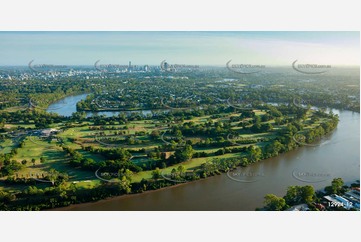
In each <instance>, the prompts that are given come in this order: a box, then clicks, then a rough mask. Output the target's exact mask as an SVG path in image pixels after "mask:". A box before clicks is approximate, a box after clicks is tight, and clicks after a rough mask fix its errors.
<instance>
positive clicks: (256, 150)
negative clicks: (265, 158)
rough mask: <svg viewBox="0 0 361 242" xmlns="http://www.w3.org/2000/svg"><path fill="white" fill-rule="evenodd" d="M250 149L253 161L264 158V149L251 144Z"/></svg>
mask: <svg viewBox="0 0 361 242" xmlns="http://www.w3.org/2000/svg"><path fill="white" fill-rule="evenodd" d="M248 149H249V157H250V158H249V159H250V161H251V162H256V161H259V160H260V159H261V158H262V150H261V148H260V147H258V146H253V145H251V146H250V147H249V148H248Z"/></svg>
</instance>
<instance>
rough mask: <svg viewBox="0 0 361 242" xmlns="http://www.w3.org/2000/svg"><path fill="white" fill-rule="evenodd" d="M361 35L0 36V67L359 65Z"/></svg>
mask: <svg viewBox="0 0 361 242" xmlns="http://www.w3.org/2000/svg"><path fill="white" fill-rule="evenodd" d="M359 39H360V36H359V32H357V31H352V32H345V31H336V32H324V31H317V32H304V31H296V32H283V31H282V32H281V31H274V32H273V31H256V32H248V31H239V32H238V31H237V32H228V31H227V32H221V31H214V32H212V31H211V32H199V31H189V32H184V31H176V32H174V31H161V32H159V31H155V32H149V31H144V32H143V31H136V32H126V31H119V32H40V31H39V32H29V31H27V32H0V56H1V58H0V66H27V65H28V64H29V62H30V61H32V60H34V64H53V65H68V66H93V65H94V63H95V62H96V61H98V60H100V61H101V63H102V64H128V62H129V61H131V62H132V64H133V65H159V64H160V62H161V61H163V60H166V61H167V62H169V63H171V64H186V65H200V66H219V67H222V66H225V63H226V62H228V61H229V60H232V63H235V64H255V65H256V64H258V65H266V66H269V67H282V66H290V65H291V64H292V62H293V61H295V60H298V62H299V63H307V64H324V65H332V66H344V67H346V66H347V67H353V66H354V67H358V66H359V53H360V48H359Z"/></svg>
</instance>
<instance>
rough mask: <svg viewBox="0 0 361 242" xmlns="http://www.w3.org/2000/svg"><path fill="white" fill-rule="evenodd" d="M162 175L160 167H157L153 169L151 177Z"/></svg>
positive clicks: (157, 177)
mask: <svg viewBox="0 0 361 242" xmlns="http://www.w3.org/2000/svg"><path fill="white" fill-rule="evenodd" d="M161 177H162V174H161V171H160V169H159V168H158V167H157V168H155V170H154V171H152V178H153V179H155V180H157V179H159V178H161Z"/></svg>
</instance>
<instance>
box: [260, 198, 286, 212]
mask: <svg viewBox="0 0 361 242" xmlns="http://www.w3.org/2000/svg"><path fill="white" fill-rule="evenodd" d="M264 198H265V201H264V204H265V206H264V208H265V209H266V210H268V211H281V210H284V209H285V208H286V201H285V200H284V199H283V198H282V197H277V196H276V195H274V194H267V195H266V196H265V197H264Z"/></svg>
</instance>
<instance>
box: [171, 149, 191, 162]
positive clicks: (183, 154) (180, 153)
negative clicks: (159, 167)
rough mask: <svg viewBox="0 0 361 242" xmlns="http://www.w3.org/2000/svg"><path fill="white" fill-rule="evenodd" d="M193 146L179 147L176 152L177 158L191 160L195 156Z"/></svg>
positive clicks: (178, 159) (181, 160) (179, 160)
mask: <svg viewBox="0 0 361 242" xmlns="http://www.w3.org/2000/svg"><path fill="white" fill-rule="evenodd" d="M193 152H194V150H193V148H192V146H191V145H186V146H185V147H184V148H183V149H177V150H176V151H175V152H174V156H175V159H176V160H177V161H178V162H183V161H187V160H190V159H191V158H192V156H193Z"/></svg>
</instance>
